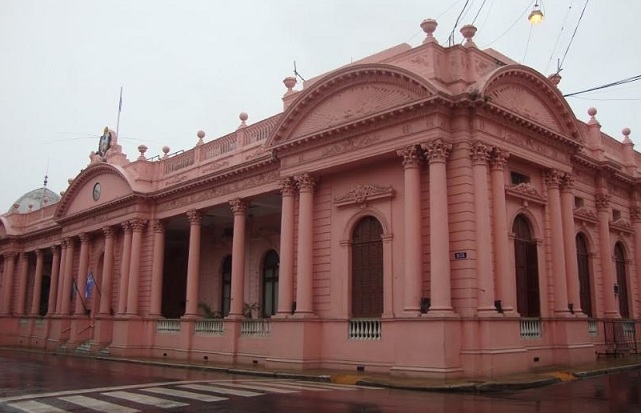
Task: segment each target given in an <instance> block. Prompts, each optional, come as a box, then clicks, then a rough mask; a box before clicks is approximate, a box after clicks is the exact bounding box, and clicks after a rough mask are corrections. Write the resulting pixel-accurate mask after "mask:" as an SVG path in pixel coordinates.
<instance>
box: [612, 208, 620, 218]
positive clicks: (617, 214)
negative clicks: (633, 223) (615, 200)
mask: <svg viewBox="0 0 641 413" xmlns="http://www.w3.org/2000/svg"><path fill="white" fill-rule="evenodd" d="M620 219H621V211H619V210H618V209H613V210H612V220H613V221H618V220H620Z"/></svg>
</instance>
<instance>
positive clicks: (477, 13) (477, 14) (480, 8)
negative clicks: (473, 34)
mask: <svg viewBox="0 0 641 413" xmlns="http://www.w3.org/2000/svg"><path fill="white" fill-rule="evenodd" d="M486 1H487V0H483V3H481V7H479V11H477V12H476V16H474V19H473V20H472V24H474V23H475V22H476V19H477V18H478V17H479V14H481V10H483V6H485V2H486Z"/></svg>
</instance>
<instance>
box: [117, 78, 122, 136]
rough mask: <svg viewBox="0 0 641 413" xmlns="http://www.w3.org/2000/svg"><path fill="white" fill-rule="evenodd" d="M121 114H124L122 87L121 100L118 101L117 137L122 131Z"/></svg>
mask: <svg viewBox="0 0 641 413" xmlns="http://www.w3.org/2000/svg"><path fill="white" fill-rule="evenodd" d="M120 112H122V86H120V100H119V101H118V121H117V122H116V136H118V131H120Z"/></svg>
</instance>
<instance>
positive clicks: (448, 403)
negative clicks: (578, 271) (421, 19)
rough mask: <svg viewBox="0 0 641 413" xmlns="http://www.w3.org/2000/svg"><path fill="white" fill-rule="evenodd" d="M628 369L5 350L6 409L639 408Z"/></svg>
mask: <svg viewBox="0 0 641 413" xmlns="http://www.w3.org/2000/svg"><path fill="white" fill-rule="evenodd" d="M640 395H641V373H640V372H639V371H631V372H626V373H619V374H616V375H610V376H602V377H597V378H593V379H587V380H579V381H574V382H570V383H564V384H558V385H553V386H549V387H544V388H540V389H532V390H525V391H520V392H513V393H492V394H452V393H449V394H442V393H426V392H417V391H401V390H390V389H383V388H367V387H361V386H346V385H336V384H330V383H318V382H306V381H299V380H285V379H279V378H259V377H253V376H246V375H235V376H232V375H228V374H216V373H209V372H203V371H196V370H186V369H177V368H171V367H158V366H146V365H138V364H129V363H120V362H111V361H101V360H95V359H92V358H78V357H66V356H55V355H44V354H40V353H27V352H9V351H0V412H22V413H24V412H27V413H65V412H106V413H116V412H117V413H134V412H165V411H167V412H346V413H358V412H362V413H365V412H376V413H379V412H381V413H382V412H403V413H409V412H434V413H468V412H469V413H472V412H474V413H508V412H509V413H527V412H563V413H573V412H578V413H597V412H608V413H616V412H621V413H623V412H625V413H628V412H641V406H640V400H641V396H640Z"/></svg>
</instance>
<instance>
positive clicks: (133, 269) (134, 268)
mask: <svg viewBox="0 0 641 413" xmlns="http://www.w3.org/2000/svg"><path fill="white" fill-rule="evenodd" d="M146 224H147V221H144V220H142V219H133V220H131V230H132V236H131V258H130V259H129V283H128V284H129V286H128V288H127V315H128V316H136V315H138V282H139V280H140V248H141V246H142V245H141V244H142V230H143V229H144V228H145V225H146Z"/></svg>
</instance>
